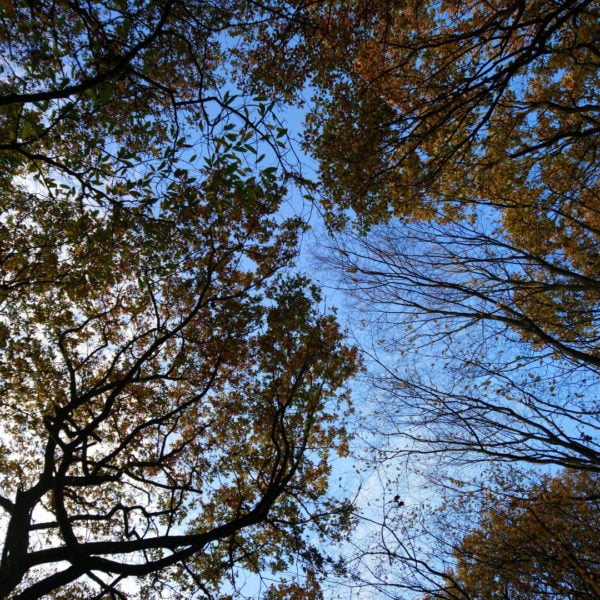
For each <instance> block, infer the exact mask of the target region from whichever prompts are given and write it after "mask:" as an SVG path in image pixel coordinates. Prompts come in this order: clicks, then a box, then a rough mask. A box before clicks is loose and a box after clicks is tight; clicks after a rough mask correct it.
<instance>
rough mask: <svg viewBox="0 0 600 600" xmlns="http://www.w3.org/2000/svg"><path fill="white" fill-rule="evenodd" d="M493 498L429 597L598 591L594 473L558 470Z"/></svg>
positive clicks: (541, 595) (580, 595) (580, 594)
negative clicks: (520, 490)
mask: <svg viewBox="0 0 600 600" xmlns="http://www.w3.org/2000/svg"><path fill="white" fill-rule="evenodd" d="M528 492H529V493H528V495H526V496H525V497H512V498H510V497H509V498H507V499H500V502H497V503H496V504H494V505H492V506H491V507H490V508H489V510H488V511H487V512H486V513H485V514H484V516H483V518H482V520H481V522H480V523H479V526H478V527H477V528H476V529H475V530H473V531H471V532H470V533H469V534H468V535H466V536H465V538H464V539H463V540H462V541H461V543H460V545H459V546H458V547H457V548H456V549H455V555H456V558H457V566H456V569H455V571H454V572H453V573H449V574H448V575H447V580H446V584H447V587H446V589H444V590H441V591H440V592H438V593H434V594H429V595H428V597H429V598H455V599H459V598H460V599H465V600H467V599H469V598H473V599H474V598H478V599H487V598H489V599H492V598H519V599H524V600H525V599H537V598H570V599H575V598H582V599H583V598H594V597H597V596H598V595H599V594H600V587H599V586H600V577H599V574H598V564H599V560H600V554H599V553H600V547H599V546H598V540H597V536H596V535H595V531H596V529H597V526H598V515H599V514H600V513H599V510H598V509H599V506H598V477H597V476H596V475H595V474H590V473H579V474H576V473H573V472H569V471H563V472H562V473H560V474H558V475H556V476H554V477H550V476H547V477H544V478H542V480H541V481H540V482H539V483H538V484H536V485H535V486H533V487H531V489H529V490H528Z"/></svg>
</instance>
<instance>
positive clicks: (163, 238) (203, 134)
mask: <svg viewBox="0 0 600 600" xmlns="http://www.w3.org/2000/svg"><path fill="white" fill-rule="evenodd" d="M1 10H2V15H1V19H0V45H1V47H2V50H3V56H4V62H3V65H2V69H3V80H2V83H1V85H0V105H1V106H2V109H1V115H2V116H1V118H0V123H1V127H2V129H3V132H4V135H3V136H2V140H4V141H3V143H2V145H1V147H0V161H1V162H2V180H1V184H0V192H1V193H0V202H1V206H2V215H1V217H0V247H1V254H0V261H1V263H2V278H1V281H0V291H1V295H0V379H1V383H0V386H1V393H2V403H1V405H0V421H1V423H2V425H1V429H2V435H1V436H0V489H1V490H2V494H1V495H0V513H1V517H0V520H1V522H2V532H3V538H4V539H3V545H2V556H1V559H0V596H2V597H10V598H15V599H16V598H19V599H26V598H40V597H54V598H74V597H77V598H81V597H90V598H91V597H95V598H102V597H111V598H124V597H132V596H134V595H136V594H137V595H139V596H140V597H143V598H154V597H156V598H158V597H165V596H167V595H171V596H175V597H180V596H185V597H186V598H191V597H203V598H216V597H219V598H226V597H233V596H236V597H239V596H240V595H241V594H243V593H244V592H243V590H242V588H241V585H242V584H241V582H242V581H243V579H244V573H246V574H249V575H248V576H249V577H250V576H252V574H254V575H255V577H256V582H255V583H254V584H252V585H251V586H250V587H251V590H252V591H250V592H248V593H250V594H254V595H255V593H261V594H262V593H263V592H264V593H265V594H275V593H277V594H279V597H285V595H286V593H288V592H289V594H298V593H299V589H300V588H301V587H302V586H305V587H306V586H308V587H309V588H310V590H311V593H314V594H316V593H318V587H319V581H320V579H321V578H322V576H323V572H324V571H325V569H326V568H327V563H326V562H325V555H326V551H325V550H324V546H325V544H324V543H322V544H321V546H322V547H321V548H317V547H316V546H315V544H316V543H317V542H316V540H331V539H335V538H336V537H337V536H339V535H341V534H342V532H343V531H344V530H345V528H346V527H347V526H348V524H349V520H348V519H349V517H348V507H347V505H346V504H345V503H344V502H343V501H342V500H334V499H332V498H330V497H329V496H328V494H327V484H328V475H329V463H328V457H329V455H330V453H331V452H334V451H336V450H337V451H338V452H340V453H344V451H345V444H346V434H345V430H344V424H343V419H342V414H343V412H344V410H345V406H346V399H347V394H346V392H345V391H344V385H345V382H346V381H347V380H348V378H349V377H351V376H352V374H353V373H354V372H355V370H356V366H357V358H356V353H355V351H354V350H353V349H352V348H350V347H348V346H347V345H345V344H344V341H343V336H342V334H341V332H340V330H339V327H338V325H337V323H336V320H335V318H334V316H333V315H331V314H325V313H323V312H322V311H320V309H319V294H318V290H316V289H315V288H314V286H312V285H311V284H310V282H309V281H308V280H307V279H305V278H304V277H302V276H301V275H299V274H297V273H295V272H294V269H293V267H294V259H295V257H296V255H297V252H298V235H299V234H300V232H301V231H302V230H303V228H304V224H303V223H302V222H301V221H300V220H299V219H297V218H288V219H285V218H283V217H280V216H279V215H278V211H279V209H280V206H281V203H282V201H283V198H284V197H285V194H286V190H285V188H284V187H283V186H282V185H281V183H280V181H279V178H278V170H277V167H274V166H265V167H261V165H260V164H259V163H260V161H261V157H260V156H259V155H258V149H259V148H260V147H261V145H260V143H259V138H260V137H261V136H262V135H263V133H264V132H265V131H266V132H268V131H269V129H268V128H266V126H267V124H268V125H269V126H271V124H270V120H271V118H272V117H271V115H272V113H271V111H270V110H269V107H268V105H266V104H265V103H264V102H263V101H258V100H257V101H252V100H251V99H247V101H246V100H244V99H240V100H239V101H237V100H235V99H234V97H233V95H232V94H227V93H218V92H216V91H215V86H217V85H218V84H219V77H220V76H223V77H224V75H225V70H224V68H225V67H224V63H223V54H220V53H219V51H218V48H217V46H218V40H217V39H216V38H217V37H218V36H219V35H221V34H222V32H223V31H225V30H229V29H230V28H234V27H235V25H236V17H239V15H240V13H239V12H236V8H235V6H234V5H231V6H229V3H227V6H225V5H221V4H219V3H215V4H213V5H208V4H206V3H193V5H192V6H188V5H184V4H183V3H179V2H174V1H171V0H167V1H165V2H160V1H159V2H97V3H91V2H90V3H79V2H74V3H62V2H47V3H35V6H34V5H33V4H31V3H20V2H12V3H11V2H8V3H4V4H3V5H2V9H1ZM228 11H229V12H228ZM209 102H214V103H215V104H216V105H217V106H218V107H219V109H218V110H216V111H212V112H211V111H209V110H208V108H207V106H208V104H209ZM244 102H246V104H244ZM236 103H237V104H236ZM186 120H187V122H186ZM186 123H187V124H186ZM192 125H194V126H192ZM265 128H266V129H265ZM253 132H254V133H256V135H254V133H253ZM277 135H279V134H277ZM274 138H275V136H272V137H271V138H269V139H268V140H267V143H271V147H272V148H275V149H277V148H279V147H280V146H279V145H278V143H277V141H276V140H275V139H274ZM192 142H194V144H192ZM192 152H196V153H197V154H198V155H199V158H194V157H193V156H191V154H192ZM198 162H200V163H201V166H197V163H198ZM291 564H297V565H298V568H300V564H302V565H303V566H304V568H305V569H306V573H308V575H306V577H299V578H296V580H295V581H293V582H287V584H289V585H287V584H286V582H285V581H284V582H281V583H280V582H278V581H277V573H280V572H282V571H285V569H286V568H287V567H288V565H291ZM131 578H134V579H135V585H134V587H133V588H132V587H131V586H129V587H127V583H126V582H127V580H128V579H129V580H130V579H131ZM264 578H267V579H268V578H271V579H272V580H273V581H274V583H273V586H272V589H271V591H269V590H268V589H265V588H268V587H271V586H270V584H269V583H265V581H267V579H264ZM289 594H288V595H289Z"/></svg>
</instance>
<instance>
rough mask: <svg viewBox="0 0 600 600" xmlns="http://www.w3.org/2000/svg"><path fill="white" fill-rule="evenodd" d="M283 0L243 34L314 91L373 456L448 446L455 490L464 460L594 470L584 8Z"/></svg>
mask: <svg viewBox="0 0 600 600" xmlns="http://www.w3.org/2000/svg"><path fill="white" fill-rule="evenodd" d="M287 5H288V6H293V7H294V8H295V9H296V10H297V11H298V13H299V14H300V15H301V18H295V19H294V20H288V22H287V23H286V24H285V25H284V24H283V21H282V24H281V26H279V27H265V30H264V31H263V32H261V35H262V36H263V38H264V39H266V40H267V41H266V42H265V44H270V45H275V46H276V47H277V48H278V49H279V51H280V55H279V56H278V57H277V64H285V73H283V72H282V70H281V69H279V70H278V69H277V64H268V65H264V64H263V65H261V66H258V67H256V69H255V70H254V71H253V72H252V73H250V76H251V77H253V78H254V81H255V82H256V85H257V86H258V87H259V88H260V86H261V85H265V83H266V84H267V85H268V86H269V89H271V88H275V89H276V90H279V91H280V93H281V94H282V95H286V96H288V97H292V98H293V94H294V93H299V90H300V89H301V88H302V86H303V85H305V83H306V82H307V81H309V83H310V85H311V88H312V90H314V96H313V105H312V107H311V113H310V115H309V117H308V125H309V129H308V132H307V137H306V147H307V148H308V149H309V150H310V151H311V152H312V154H313V156H314V157H315V158H316V159H317V160H318V161H319V166H320V175H321V183H322V185H323V188H322V190H319V192H320V194H321V198H320V199H321V203H322V206H323V208H324V210H325V212H326V214H327V215H328V218H329V224H330V227H331V229H332V230H333V231H335V232H336V234H337V238H336V239H335V241H334V242H332V243H331V246H332V250H333V252H334V254H335V258H333V259H332V262H333V263H334V264H335V265H337V267H339V272H341V273H344V280H343V285H344V286H345V288H346V289H347V290H348V291H349V292H350V294H351V295H352V296H353V298H354V299H356V301H357V305H358V306H359V307H360V310H361V311H362V312H363V316H364V317H365V321H369V320H370V321H371V323H370V324H373V325H375V327H374V328H373V329H372V330H371V331H374V333H373V335H372V338H373V339H374V340H375V343H374V344H373V345H372V346H371V347H370V348H368V351H370V353H371V356H372V357H373V359H374V360H373V361H372V363H371V364H372V365H373V367H374V368H373V371H375V376H374V378H373V384H374V387H375V390H376V394H377V408H378V411H379V414H380V415H382V416H383V418H381V419H380V420H379V421H377V422H376V423H374V424H373V427H374V428H376V429H377V428H378V429H379V432H380V433H383V434H384V436H385V438H386V439H387V440H390V442H389V445H388V446H387V447H384V448H383V450H384V452H383V454H384V457H385V458H391V459H393V460H398V459H399V458H400V457H403V458H406V459H407V460H409V461H410V460H411V459H412V460H416V458H417V457H422V456H423V455H425V456H427V457H430V458H431V463H432V464H433V465H434V470H435V471H436V474H438V475H439V473H440V472H444V470H443V469H441V467H440V463H443V462H446V465H449V466H450V469H451V470H453V471H454V473H453V474H454V476H455V479H449V478H448V479H446V480H445V482H444V485H446V486H450V485H454V486H455V487H457V488H458V489H455V492H456V493H458V494H460V489H462V488H461V487H460V486H463V485H465V481H464V479H468V478H470V477H472V476H473V473H475V474H478V470H477V467H474V466H473V464H474V463H479V464H485V465H489V464H492V465H494V464H497V463H498V462H501V461H505V462H509V463H520V464H523V463H525V464H526V465H530V466H531V465H536V466H538V465H544V466H547V465H558V466H560V467H568V468H572V469H574V470H575V471H576V472H577V471H579V472H580V473H581V477H592V478H593V475H589V473H597V472H598V469H599V465H600V462H599V458H600V455H599V454H598V452H599V449H600V448H599V445H598V431H599V427H600V421H599V420H598V414H599V413H598V408H599V407H598V398H597V389H598V384H599V383H600V382H599V380H598V366H599V362H598V361H599V357H600V347H599V344H598V342H599V315H600V312H599V306H600V305H599V299H600V296H599V292H600V272H599V270H598V269H599V265H600V261H599V260H598V256H599V255H598V251H599V248H600V228H599V221H598V217H599V215H600V211H599V207H600V203H599V197H600V195H599V189H598V175H599V163H598V133H599V130H598V123H599V107H600V103H599V97H598V89H599V86H598V83H599V76H598V74H599V66H600V47H599V46H598V40H599V39H600V36H599V30H598V23H599V22H600V21H599V19H598V11H599V8H598V4H597V3H596V2H593V1H587V0H583V1H581V2H562V1H556V2H535V1H531V2H529V1H527V2H521V1H515V2H508V3H506V2H483V1H481V2H480V1H478V0H476V1H475V2H462V1H460V0H456V1H454V0H452V1H448V2H429V1H425V2H413V1H406V2H394V3H391V2H388V1H385V2H384V1H381V2H380V1H377V0H375V1H371V0H370V1H368V2H362V1H360V0H358V1H357V2H350V3H339V2H323V3H319V4H318V5H317V4H307V3H302V2H291V3H288V4H287ZM261 39H262V38H261ZM255 41H256V40H255V39H251V40H250V42H249V46H251V44H252V43H255ZM259 41H260V40H259ZM263 48H264V47H263ZM282 56H283V58H282ZM280 82H281V83H280ZM344 228H346V230H344ZM340 231H342V234H341V235H340ZM369 317H370V319H369ZM368 324H369V323H368ZM465 465H469V466H470V468H467V469H466V470H462V471H461V470H460V468H462V467H464V466H465ZM510 486H511V482H510V481H509V482H508V483H507V484H506V487H504V489H501V490H500V491H501V492H504V493H506V494H508V495H510V490H511V487H510ZM393 495H394V494H393V492H391V493H390V496H391V497H393ZM590 511H591V512H593V511H597V506H595V505H590ZM592 522H594V520H592ZM554 525H556V523H554V524H553V526H554ZM425 527H427V524H425ZM382 528H383V529H385V531H386V532H387V534H388V535H389V536H390V537H391V538H393V540H394V543H395V544H397V546H396V547H398V548H400V551H398V552H397V553H396V552H395V551H390V549H389V547H388V546H387V539H386V538H385V537H384V536H383V535H382V536H381V540H382V541H381V543H380V546H379V549H378V550H379V552H380V554H379V555H380V556H385V557H387V558H388V559H389V560H390V561H391V564H393V565H398V563H400V564H401V565H409V566H411V567H412V568H413V570H414V572H417V573H420V574H421V575H422V576H423V578H422V579H421V582H422V581H423V580H428V578H429V577H432V578H434V579H435V578H437V577H439V576H440V574H441V573H442V572H443V571H439V570H437V571H436V569H435V568H434V569H433V570H431V569H430V567H429V565H428V564H427V562H426V559H424V558H423V557H422V555H421V557H420V556H419V552H418V551H417V547H418V544H415V545H414V546H410V544H409V543H408V542H406V543H407V544H408V545H407V546H406V545H405V546H404V547H403V540H399V539H398V537H397V536H399V533H398V531H399V530H398V531H396V532H395V531H393V528H392V527H391V526H390V527H388V526H387V523H386V521H385V520H384V523H383V527H382ZM402 533H404V531H403V532H402ZM431 533H432V534H435V535H437V533H438V532H433V531H432V532H431ZM554 533H557V532H554ZM408 539H410V537H409V538H408ZM403 548H404V549H403ZM406 548H408V550H406V551H405V549H406ZM446 550H447V547H446ZM446 558H449V557H448V556H446ZM394 561H396V562H394ZM380 564H381V563H380ZM391 568H392V569H396V570H399V567H397V566H393V567H391ZM475 576H476V575H475ZM377 577H379V574H378V575H377ZM391 578H393V574H392V577H391ZM383 579H386V578H384V577H383V576H382V577H381V578H380V581H383ZM389 579H390V578H387V579H386V581H389ZM402 583H403V582H402V580H401V579H397V580H396V582H395V584H394V582H392V583H390V585H389V587H388V588H387V589H388V590H391V591H390V592H389V593H390V595H392V597H394V591H393V590H394V585H397V587H398V588H400V587H402ZM413 589H417V588H415V587H413ZM424 589H425V588H422V589H420V590H419V591H423V590H424Z"/></svg>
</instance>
